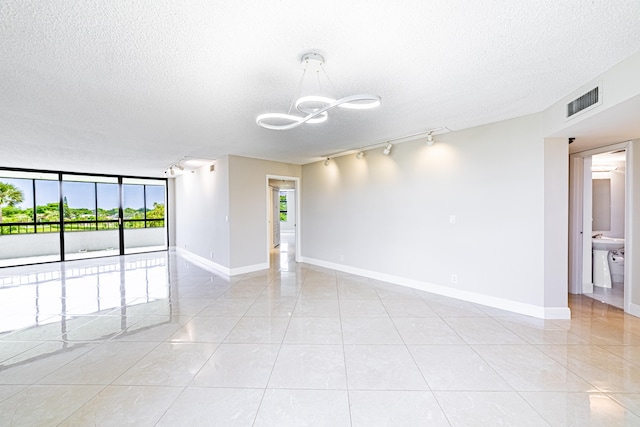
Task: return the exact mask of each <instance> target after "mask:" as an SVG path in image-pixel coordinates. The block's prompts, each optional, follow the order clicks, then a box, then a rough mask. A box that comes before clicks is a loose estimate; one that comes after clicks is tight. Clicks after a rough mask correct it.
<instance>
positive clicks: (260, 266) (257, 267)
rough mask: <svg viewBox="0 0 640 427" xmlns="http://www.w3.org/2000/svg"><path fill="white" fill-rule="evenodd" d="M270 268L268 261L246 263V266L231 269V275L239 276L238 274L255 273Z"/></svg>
mask: <svg viewBox="0 0 640 427" xmlns="http://www.w3.org/2000/svg"><path fill="white" fill-rule="evenodd" d="M268 268H269V263H268V262H263V263H260V264H254V265H245V266H244V267H237V268H232V269H231V274H230V276H237V275H238V274H247V273H253V272H254V271H260V270H267V269H268Z"/></svg>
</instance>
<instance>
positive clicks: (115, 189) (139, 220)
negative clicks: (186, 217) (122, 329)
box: [0, 169, 168, 266]
mask: <svg viewBox="0 0 640 427" xmlns="http://www.w3.org/2000/svg"><path fill="white" fill-rule="evenodd" d="M165 205H166V180H164V179H151V178H149V179H141V178H128V177H118V176H101V175H90V174H82V175H81V174H74V173H61V172H50V171H46V172H40V171H25V170H9V169H0V266H10V265H23V264H32V263H39V262H50V261H61V260H74V259H83V258H93V257H100V256H109V255H119V254H128V253H138V252H149V251H156V250H164V249H167V245H168V242H167V229H166V217H165Z"/></svg>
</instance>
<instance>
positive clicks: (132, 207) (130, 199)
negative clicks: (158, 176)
mask: <svg viewBox="0 0 640 427" xmlns="http://www.w3.org/2000/svg"><path fill="white" fill-rule="evenodd" d="M123 187H124V219H144V185H133V184H125V185H123ZM143 227H144V223H143Z"/></svg>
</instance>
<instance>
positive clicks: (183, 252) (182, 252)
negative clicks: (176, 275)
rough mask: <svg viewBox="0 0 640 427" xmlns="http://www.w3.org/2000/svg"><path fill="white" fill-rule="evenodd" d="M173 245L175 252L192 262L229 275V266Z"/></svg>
mask: <svg viewBox="0 0 640 427" xmlns="http://www.w3.org/2000/svg"><path fill="white" fill-rule="evenodd" d="M174 247H175V249H176V252H177V253H178V254H180V256H182V257H184V258H186V259H188V260H189V261H191V262H192V263H194V264H196V265H199V266H201V267H204V268H206V269H208V270H213V271H214V272H216V273H222V274H224V275H226V276H231V269H230V268H228V267H225V266H223V265H220V264H218V263H216V262H213V261H211V260H210V259H206V258H205V257H201V256H200V255H196V254H194V253H193V252H189V251H188V250H186V249H182V248H179V247H177V246H174Z"/></svg>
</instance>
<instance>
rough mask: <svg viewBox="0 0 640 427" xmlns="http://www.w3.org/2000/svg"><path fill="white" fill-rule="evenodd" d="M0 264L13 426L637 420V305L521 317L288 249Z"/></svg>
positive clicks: (2, 414)
mask: <svg viewBox="0 0 640 427" xmlns="http://www.w3.org/2000/svg"><path fill="white" fill-rule="evenodd" d="M290 247H291V245H287V244H286V242H285V244H283V250H282V251H281V253H280V252H277V253H274V254H273V265H274V267H273V268H272V269H271V270H269V271H264V272H257V273H252V274H247V275H243V276H240V277H233V278H228V277H223V276H220V275H217V274H214V273H212V272H210V271H207V270H205V269H203V268H200V267H198V266H196V265H194V264H192V263H190V262H188V261H187V260H185V259H184V258H182V257H180V256H179V255H177V254H176V253H174V252H160V253H152V254H139V255H131V256H126V257H115V258H104V259H100V260H83V261H73V262H68V263H65V264H47V265H40V266H31V267H20V268H5V269H0V364H1V365H0V425H3V426H9V425H14V426H22V425H24V426H40V425H42V426H55V425H61V426H89V425H91V426H93V425H99V426H103V425H117V426H126V425H135V426H155V425H158V426H180V425H187V426H198V425H202V426H213V425H219V426H279V427H284V426H307V425H309V426H311V425H317V426H332V427H337V426H367V427H371V426H403V427H404V426H468V425H478V426H495V425H516V426H528V425H531V426H547V425H553V426H561V425H577V426H589V425H594V426H622V425H629V426H632V425H635V426H638V425H640V319H638V318H635V317H632V316H628V315H625V314H624V313H623V312H622V311H621V310H619V309H615V308H612V307H610V306H607V305H605V304H602V303H600V302H598V301H595V300H593V299H589V298H586V297H571V299H570V305H571V309H572V313H573V318H572V320H570V321H569V320H565V321H561V320H547V321H544V320H540V319H534V318H530V317H525V316H520V315H515V314H512V313H508V312H504V311H499V310H496V309H492V308H489V307H483V306H480V305H474V304H470V303H467V302H462V301H457V300H453V299H449V298H444V297H441V296H437V295H432V294H428V293H424V292H419V291H415V290H412V289H408V288H403V287H399V286H394V285H390V284H387V283H382V282H378V281H375V280H370V279H366V278H362V277H358V276H352V275H349V274H344V273H340V272H336V271H333V270H327V269H323V268H318V267H314V266H310V265H305V264H296V263H295V262H293V261H292V253H291V252H289V251H288V249H289V248H290Z"/></svg>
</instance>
